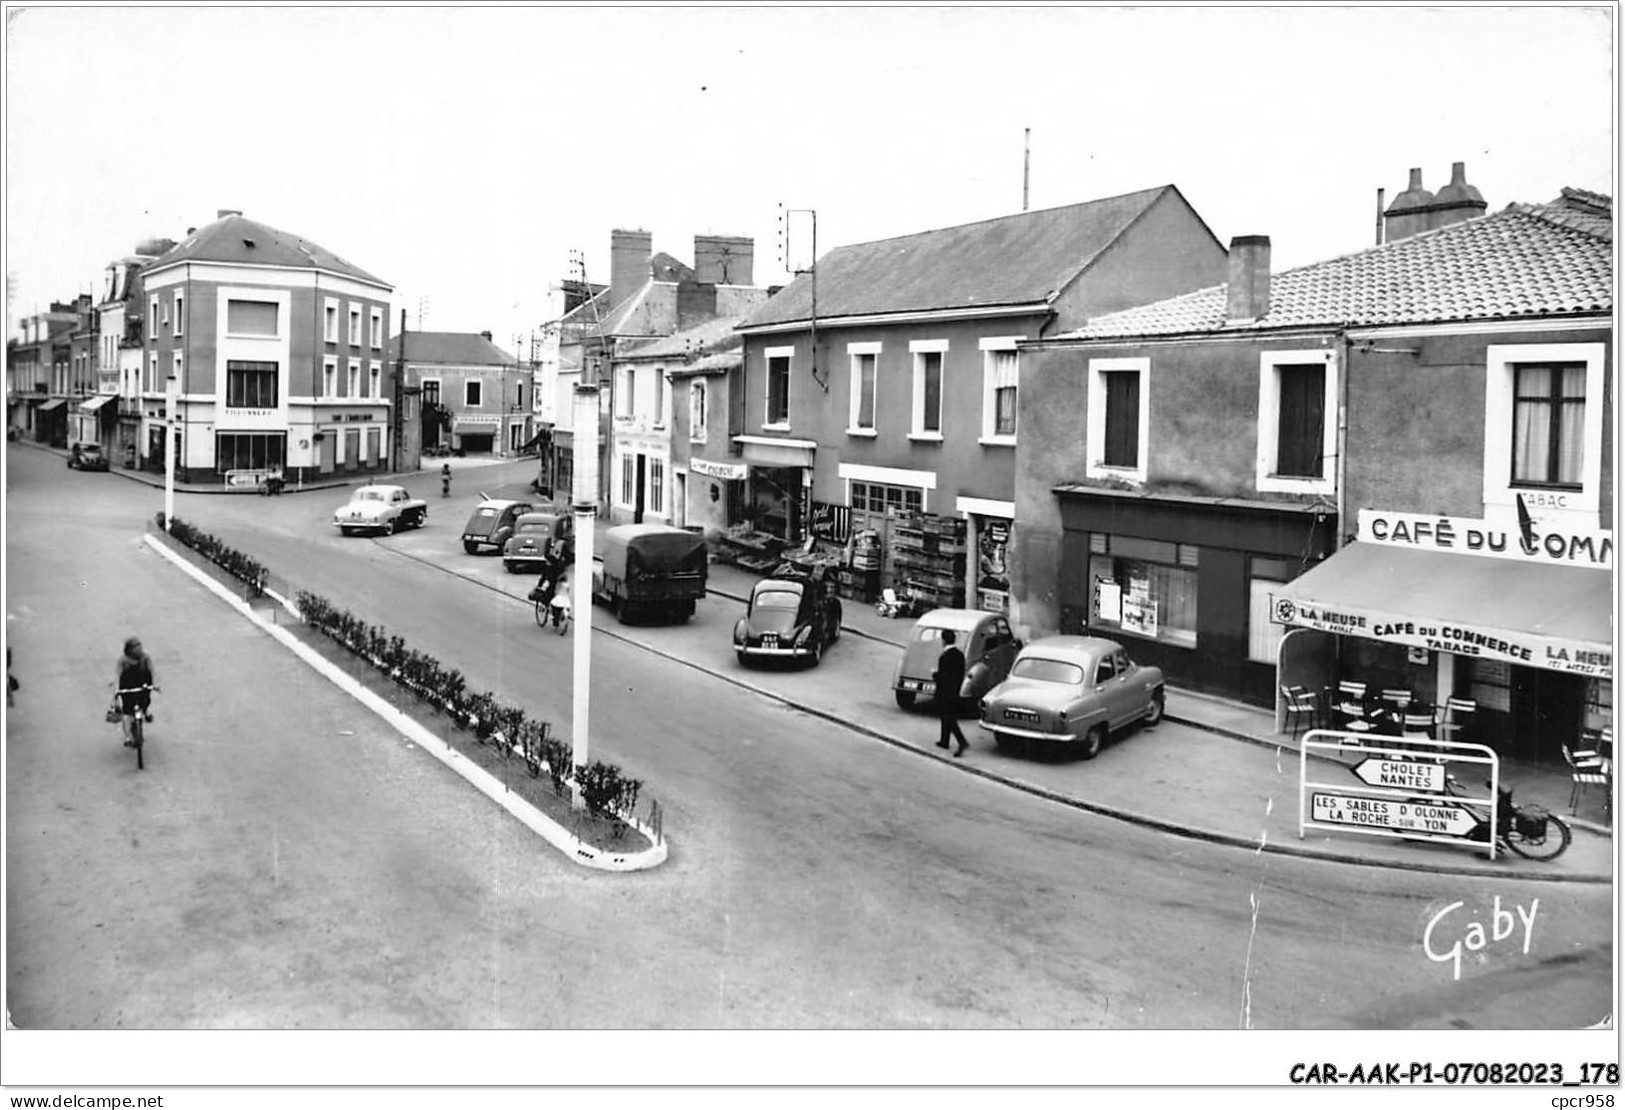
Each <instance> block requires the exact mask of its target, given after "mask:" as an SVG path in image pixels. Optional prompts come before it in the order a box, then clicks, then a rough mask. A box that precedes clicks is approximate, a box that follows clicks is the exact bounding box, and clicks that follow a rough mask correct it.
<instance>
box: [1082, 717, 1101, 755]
mask: <svg viewBox="0 0 1625 1110" xmlns="http://www.w3.org/2000/svg"><path fill="white" fill-rule="evenodd" d="M1105 745H1106V726H1105V725H1096V726H1095V727H1094V728H1092V729H1090V730H1089V731H1088V732H1086V733H1084V736H1083V741H1082V743H1080V744H1079V745H1078V755H1079V756H1080V757H1081V758H1083V759H1093V758H1094V757H1095V756H1097V755H1099V754H1100V749H1101V748H1103V747H1104V746H1105Z"/></svg>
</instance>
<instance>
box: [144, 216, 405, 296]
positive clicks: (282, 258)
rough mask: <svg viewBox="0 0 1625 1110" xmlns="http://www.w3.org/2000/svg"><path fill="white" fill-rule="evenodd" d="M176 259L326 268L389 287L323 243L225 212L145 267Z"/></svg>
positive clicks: (170, 263) (149, 269)
mask: <svg viewBox="0 0 1625 1110" xmlns="http://www.w3.org/2000/svg"><path fill="white" fill-rule="evenodd" d="M177 262H226V263H231V264H234V265H255V266H291V267H297V268H299V269H317V270H326V271H329V272H330V273H335V274H343V275H345V276H347V277H353V278H356V279H358V280H360V281H367V282H371V283H373V284H374V285H385V287H386V288H388V286H387V285H386V283H385V282H383V281H381V280H379V279H378V278H376V277H374V276H373V275H371V274H369V273H367V271H365V270H363V269H362V268H361V267H359V266H356V265H354V264H352V263H349V262H346V261H345V260H344V259H342V258H340V257H339V256H338V255H336V254H334V253H333V252H332V251H330V250H328V249H326V248H325V247H319V246H317V245H316V244H315V243H312V242H311V241H310V240H308V239H301V238H300V237H299V236H297V235H290V234H288V233H287V232H286V231H278V230H277V229H276V228H274V227H271V226H269V225H267V224H262V223H259V222H257V221H255V220H250V219H248V218H247V217H245V216H225V217H222V218H221V219H218V220H216V221H215V222H214V223H212V224H209V225H207V226H205V227H200V228H198V229H197V230H196V231H194V232H192V234H190V235H188V236H187V237H186V239H185V240H184V241H182V242H181V243H179V244H178V245H176V246H175V247H174V248H172V249H171V250H169V251H166V252H165V253H164V254H163V255H161V256H160V257H159V258H158V259H157V260H156V261H154V262H153V263H152V265H151V266H150V267H148V272H149V273H150V272H152V271H154V270H159V269H163V268H164V267H167V266H171V265H174V264H175V263H177Z"/></svg>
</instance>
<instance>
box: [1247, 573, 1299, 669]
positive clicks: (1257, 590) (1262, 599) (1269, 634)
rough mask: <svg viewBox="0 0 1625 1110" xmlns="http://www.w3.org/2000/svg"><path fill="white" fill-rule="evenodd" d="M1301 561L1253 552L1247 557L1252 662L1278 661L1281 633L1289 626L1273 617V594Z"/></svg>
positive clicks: (1248, 640)
mask: <svg viewBox="0 0 1625 1110" xmlns="http://www.w3.org/2000/svg"><path fill="white" fill-rule="evenodd" d="M1297 567H1298V564H1297V563H1296V562H1295V561H1293V560H1291V559H1265V558H1262V557H1260V556H1253V557H1252V558H1249V559H1248V560H1247V659H1248V660H1249V661H1250V662H1253V663H1268V664H1270V665H1271V666H1274V665H1275V661H1276V659H1277V658H1278V657H1279V655H1280V650H1281V637H1282V636H1284V635H1286V631H1287V630H1286V626H1285V625H1280V624H1276V623H1275V622H1274V621H1272V620H1271V619H1270V613H1271V612H1272V610H1271V607H1270V595H1272V594H1274V593H1276V592H1278V591H1279V589H1280V587H1281V584H1282V583H1284V582H1290V581H1292V579H1293V578H1294V577H1296V572H1297Z"/></svg>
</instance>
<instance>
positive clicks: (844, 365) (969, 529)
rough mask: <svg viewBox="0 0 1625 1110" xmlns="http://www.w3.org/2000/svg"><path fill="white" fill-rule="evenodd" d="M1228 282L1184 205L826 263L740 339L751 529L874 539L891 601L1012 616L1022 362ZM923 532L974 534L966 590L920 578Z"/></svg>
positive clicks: (904, 245)
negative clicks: (911, 598)
mask: <svg viewBox="0 0 1625 1110" xmlns="http://www.w3.org/2000/svg"><path fill="white" fill-rule="evenodd" d="M1224 264H1225V252H1224V247H1223V245H1222V244H1221V243H1220V242H1219V241H1218V240H1217V239H1216V238H1215V237H1214V235H1213V233H1212V232H1211V231H1210V230H1209V229H1208V227H1207V225H1206V224H1205V223H1203V221H1202V220H1201V218H1200V217H1199V216H1198V215H1197V214H1196V212H1195V211H1194V210H1193V209H1192V208H1191V207H1190V205H1189V204H1188V203H1187V202H1186V200H1185V198H1184V197H1183V196H1182V195H1181V194H1180V192H1179V190H1178V189H1177V188H1175V187H1173V186H1171V185H1169V186H1163V187H1160V188H1155V189H1147V190H1143V191H1140V192H1136V193H1130V194H1126V195H1124V196H1119V197H1111V198H1106V199H1103V200H1096V201H1090V202H1087V203H1084V204H1077V205H1071V206H1067V207H1063V208H1055V209H1049V210H1045V211H1040V212H1028V213H1022V214H1020V215H1015V216H1006V217H1002V218H999V219H994V220H987V221H983V222H980V223H975V224H967V225H963V226H960V227H952V228H946V229H942V230H937V231H927V232H921V233H918V234H914V235H908V236H903V237H901V238H897V239H888V240H883V241H879V242H872V243H862V244H858V245H856V246H849V247H842V248H838V249H836V250H834V251H832V252H830V253H829V254H828V255H826V256H824V257H823V258H820V259H818V260H817V262H816V264H815V268H814V271H813V272H812V273H808V274H803V275H802V276H800V277H798V278H797V279H796V280H795V281H794V282H793V283H792V284H790V285H789V286H787V287H786V288H785V289H784V290H783V291H782V292H780V293H778V294H777V295H775V296H774V297H773V298H772V299H771V300H770V301H769V302H768V303H767V304H766V305H765V306H763V308H762V309H760V310H759V311H757V312H755V313H753V314H752V315H751V316H750V317H748V318H747V319H746V320H745V321H744V323H742V324H741V325H740V331H741V332H742V333H743V335H744V338H745V341H744V348H743V375H742V379H741V383H740V389H739V390H738V391H737V393H738V396H737V397H736V398H735V401H736V403H737V404H739V405H740V416H741V419H740V423H741V425H742V431H740V432H739V433H738V434H736V436H735V443H736V445H737V447H738V451H739V458H740V460H741V461H742V462H743V463H744V464H745V466H746V467H747V469H748V481H747V491H746V500H747V512H749V513H750V514H751V515H752V516H753V517H754V518H755V520H756V523H757V527H758V528H759V529H761V530H762V531H763V532H765V533H767V534H768V535H770V536H772V537H777V538H778V539H780V540H782V541H783V542H784V543H786V544H798V543H800V542H801V541H802V540H803V539H804V538H805V537H806V536H807V535H808V534H809V532H811V531H813V530H814V529H813V518H814V517H815V516H816V517H817V518H818V520H819V522H820V524H819V531H820V532H821V533H822V538H824V539H828V540H832V541H835V542H837V543H839V542H842V541H844V540H846V539H848V538H850V535H851V534H852V533H853V532H857V531H863V532H865V533H874V534H875V535H876V536H878V538H879V539H878V543H879V548H880V550H881V551H882V552H883V556H882V562H881V566H880V582H881V583H882V584H884V585H891V586H895V587H896V588H897V589H898V591H899V593H903V592H908V593H912V594H914V595H915V596H916V597H917V598H918V599H920V600H921V601H923V602H925V603H928V604H942V605H970V606H971V607H985V608H990V609H994V610H998V611H1003V610H1004V609H1005V608H1006V605H1007V602H1008V591H1009V581H1008V572H1007V569H1006V564H1007V550H1008V545H1009V543H1010V541H1011V536H1012V535H1013V534H1015V533H1017V532H1019V530H1020V526H1019V525H1018V524H1017V520H1018V519H1019V517H1018V511H1017V510H1018V506H1017V504H1016V500H1015V483H1016V460H1017V457H1018V455H1019V453H1020V451H1021V450H1022V448H1023V447H1024V446H1025V436H1026V433H1025V430H1024V429H1022V428H1020V427H1019V426H1018V419H1017V417H1018V407H1017V397H1018V396H1019V393H1020V390H1021V388H1022V386H1021V384H1020V383H1021V380H1022V379H1023V378H1025V376H1026V371H1025V370H1024V369H1020V368H1019V367H1018V352H1017V346H1018V344H1019V343H1021V342H1022V341H1023V340H1032V339H1040V338H1042V337H1045V336H1047V335H1050V334H1053V333H1054V332H1056V331H1057V330H1061V329H1068V328H1074V327H1077V326H1078V325H1080V324H1082V323H1084V322H1085V321H1086V320H1088V319H1089V318H1091V317H1093V316H1095V315H1098V314H1100V313H1104V312H1110V311H1113V310H1115V309H1120V308H1126V307H1128V306H1130V305H1135V304H1141V303H1144V302H1146V301H1152V300H1157V299H1160V298H1162V297H1166V296H1169V295H1172V294H1175V293H1182V292H1186V291H1188V290H1192V289H1197V288H1200V287H1202V286H1203V285H1207V284H1211V283H1213V282H1216V281H1218V280H1221V279H1222V276H1223V272H1224ZM837 510H838V511H837ZM921 517H924V518H937V519H938V521H940V522H946V523H945V524H942V523H939V524H936V525H934V526H933V527H935V528H937V529H939V530H941V531H943V533H944V534H949V528H948V526H956V527H957V529H958V530H960V531H963V533H964V540H963V545H964V547H966V548H967V549H968V552H971V553H974V555H973V556H972V557H967V558H965V559H963V565H962V566H961V565H960V564H959V563H957V562H956V563H954V564H953V567H954V568H955V569H952V570H951V571H950V572H949V573H948V575H947V577H949V578H954V579H957V581H952V582H949V581H944V575H943V574H942V573H938V572H937V571H936V570H932V569H931V568H929V567H923V561H922V560H919V559H916V558H915V557H914V555H915V554H917V552H915V551H914V550H913V549H914V548H915V547H917V546H919V545H918V544H917V543H916V540H917V539H918V537H915V536H913V533H912V531H911V532H910V533H909V535H908V536H907V537H905V538H904V540H903V541H901V542H899V543H893V542H892V539H893V537H892V536H891V532H892V531H893V529H894V528H896V527H899V525H898V524H897V523H896V522H898V521H899V520H904V521H907V523H905V524H903V525H901V527H906V528H908V529H911V530H912V529H914V528H915V527H916V526H917V522H918V518H921ZM953 534H955V535H957V532H955V533H953ZM957 543H958V541H957V540H956V544H957ZM927 545H928V546H929V541H927ZM894 553H895V554H894ZM922 568H923V569H922ZM926 571H930V573H929V574H927V573H925V572H926ZM927 579H929V581H928V580H927Z"/></svg>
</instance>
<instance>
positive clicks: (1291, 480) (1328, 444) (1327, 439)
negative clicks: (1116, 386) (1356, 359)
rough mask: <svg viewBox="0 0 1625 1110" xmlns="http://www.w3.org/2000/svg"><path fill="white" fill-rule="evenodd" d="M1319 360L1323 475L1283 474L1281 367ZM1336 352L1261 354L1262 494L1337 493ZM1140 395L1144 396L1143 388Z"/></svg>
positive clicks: (1259, 482) (1259, 473) (1257, 473)
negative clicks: (1322, 369)
mask: <svg viewBox="0 0 1625 1110" xmlns="http://www.w3.org/2000/svg"><path fill="white" fill-rule="evenodd" d="M1313 362H1320V363H1324V364H1325V366H1326V382H1325V391H1326V396H1325V400H1324V401H1323V402H1322V405H1321V411H1322V412H1324V413H1325V417H1324V419H1323V420H1322V421H1321V430H1320V442H1321V447H1320V467H1321V470H1320V477H1318V478H1299V477H1282V476H1279V475H1277V474H1276V473H1275V466H1276V459H1277V457H1278V456H1279V454H1280V446H1281V444H1280V416H1281V370H1280V368H1281V367H1282V366H1303V365H1306V364H1308V363H1313ZM1337 381H1338V363H1337V352H1336V351H1333V350H1327V349H1325V348H1322V347H1317V348H1313V349H1311V350H1307V351H1263V352H1261V353H1260V354H1259V356H1258V456H1257V460H1256V463H1255V474H1254V480H1255V481H1256V483H1257V486H1258V490H1259V492H1261V493H1308V494H1327V495H1330V494H1333V493H1336V492H1337V425H1338V421H1339V420H1340V418H1341V411H1340V406H1339V404H1338V398H1339V397H1340V396H1341V394H1340V393H1339V392H1338V385H1337ZM1141 396H1142V397H1143V396H1144V392H1143V391H1142V393H1141Z"/></svg>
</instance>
